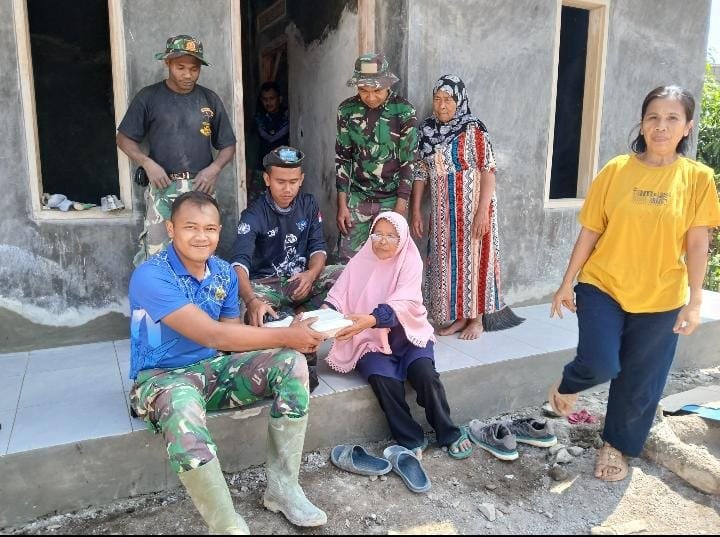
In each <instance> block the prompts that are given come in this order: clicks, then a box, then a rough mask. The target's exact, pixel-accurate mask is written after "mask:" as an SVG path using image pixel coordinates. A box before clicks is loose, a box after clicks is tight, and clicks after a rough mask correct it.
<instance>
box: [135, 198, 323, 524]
mask: <svg viewBox="0 0 720 537" xmlns="http://www.w3.org/2000/svg"><path fill="white" fill-rule="evenodd" d="M220 228H221V226H220V211H219V209H218V205H217V202H216V201H215V200H214V199H213V198H212V197H211V196H209V195H208V194H205V193H203V192H198V191H192V192H188V193H185V194H182V195H180V196H179V197H178V198H177V199H176V200H175V202H174V203H173V205H172V209H171V215H170V220H169V222H168V223H167V229H168V235H169V237H170V238H171V239H172V242H171V243H170V245H169V246H168V248H167V249H165V250H163V251H161V252H159V253H158V254H155V255H154V256H151V257H150V258H149V259H148V260H147V261H146V262H145V263H143V264H142V265H140V266H139V267H138V268H137V269H135V271H134V272H133V275H132V278H131V279H130V293H129V295H130V296H129V298H130V307H131V325H130V335H131V362H130V378H132V379H134V384H133V387H132V389H131V391H130V405H131V409H132V412H133V413H134V414H135V415H137V416H138V417H140V418H142V419H143V420H145V421H146V422H147V424H148V426H149V427H150V428H151V429H152V430H154V431H156V432H158V433H161V434H162V435H163V437H164V440H165V444H166V449H167V453H168V457H169V460H170V466H171V468H172V469H173V470H174V471H175V472H177V473H178V476H179V478H180V481H181V483H182V484H183V485H184V486H185V488H186V489H187V491H188V493H189V495H190V497H191V498H192V501H193V503H194V504H195V506H196V507H197V509H198V511H199V512H200V514H201V515H202V517H203V519H204V520H205V521H206V522H207V524H208V526H209V528H210V532H211V533H233V534H248V533H249V530H248V528H247V525H246V524H245V522H244V520H243V519H242V517H241V516H240V515H238V514H237V513H236V512H235V508H234V507H233V502H232V498H231V497H230V491H229V490H228V487H227V484H226V482H225V478H224V476H223V473H222V471H221V469H220V463H219V462H218V459H217V448H216V445H215V443H214V442H213V439H212V436H211V435H210V432H209V431H208V428H207V424H206V419H205V415H206V412H207V411H213V410H222V409H229V408H238V407H243V406H245V405H248V404H251V403H254V402H256V401H258V400H260V399H263V398H266V397H272V398H273V404H272V406H271V408H270V418H269V424H268V453H267V489H266V491H265V495H264V498H263V502H264V505H265V506H266V507H267V508H268V509H270V510H272V511H274V512H278V511H281V512H282V513H283V514H284V515H285V516H286V517H287V519H288V520H289V521H290V522H292V523H293V524H295V525H298V526H320V525H322V524H325V523H326V522H327V516H326V515H325V513H324V512H323V511H321V510H320V509H318V508H317V507H316V506H314V505H313V504H312V503H311V502H310V501H309V500H308V499H307V498H306V497H305V494H304V492H303V490H302V489H301V488H300V485H299V483H298V474H299V471H300V462H301V458H302V448H303V444H304V441H305V430H306V427H307V420H308V404H309V397H310V395H309V392H308V369H307V365H306V363H305V357H304V356H303V355H302V354H300V352H313V351H315V350H316V349H317V346H318V345H319V344H320V343H321V342H322V341H323V339H324V336H323V335H322V334H319V333H318V332H315V331H314V330H312V329H311V328H310V327H309V324H311V323H312V320H308V321H303V322H301V321H299V320H296V321H295V322H294V323H293V325H291V326H290V327H288V328H255V327H249V326H246V325H244V324H242V323H241V322H240V318H239V317H240V308H239V303H238V280H237V276H236V274H235V271H234V270H233V269H232V267H231V266H230V264H229V263H227V262H225V261H223V260H221V259H219V258H217V257H215V256H213V255H212V253H213V252H214V250H215V248H216V247H217V244H218V241H219V237H220ZM279 346H280V347H283V348H278V347H279ZM217 349H225V350H228V351H237V352H234V353H228V352H223V351H220V350H217ZM254 349H260V350H254Z"/></svg>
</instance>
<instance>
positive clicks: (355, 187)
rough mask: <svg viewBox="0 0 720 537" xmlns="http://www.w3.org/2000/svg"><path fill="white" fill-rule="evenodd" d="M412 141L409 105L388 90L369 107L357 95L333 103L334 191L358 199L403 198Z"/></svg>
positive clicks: (408, 182) (412, 154) (406, 194)
mask: <svg viewBox="0 0 720 537" xmlns="http://www.w3.org/2000/svg"><path fill="white" fill-rule="evenodd" d="M417 145H418V131H417V119H416V117H415V108H414V107H413V106H412V105H411V104H410V103H409V102H408V101H406V100H405V99H403V98H402V97H400V96H398V95H396V94H395V93H393V92H390V95H389V96H388V99H387V101H385V104H383V105H382V106H379V107H378V108H376V109H370V108H368V107H367V106H365V104H363V102H362V101H361V100H360V97H359V96H357V95H356V96H355V97H351V98H349V99H346V100H345V101H343V102H342V103H340V106H339V107H338V113H337V140H336V143H335V171H336V186H337V190H338V192H347V193H348V194H350V192H352V193H357V194H358V195H359V197H360V198H361V199H372V200H379V199H383V198H388V197H390V196H396V195H397V196H399V197H400V198H402V199H405V200H407V199H408V198H409V197H410V190H411V188H412V186H411V185H412V166H413V163H414V161H415V158H416V152H417Z"/></svg>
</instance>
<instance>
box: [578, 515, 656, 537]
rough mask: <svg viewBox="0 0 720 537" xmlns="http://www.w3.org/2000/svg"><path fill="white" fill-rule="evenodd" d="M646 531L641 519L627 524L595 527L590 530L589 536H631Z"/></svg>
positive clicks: (646, 526)
mask: <svg viewBox="0 0 720 537" xmlns="http://www.w3.org/2000/svg"><path fill="white" fill-rule="evenodd" d="M647 530H648V525H647V522H645V521H644V520H643V519H638V520H631V521H629V522H621V523H619V524H610V525H608V526H595V527H594V528H591V529H590V534H591V535H632V534H633V533H641V532H644V531H647Z"/></svg>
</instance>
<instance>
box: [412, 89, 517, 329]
mask: <svg viewBox="0 0 720 537" xmlns="http://www.w3.org/2000/svg"><path fill="white" fill-rule="evenodd" d="M420 131H421V132H420V134H421V140H420V148H419V151H420V159H419V163H418V166H417V169H416V172H415V181H414V183H413V195H412V207H413V215H412V221H411V224H412V230H413V234H414V235H415V236H416V237H421V236H422V235H423V232H424V229H423V228H424V225H423V216H422V213H421V208H420V207H421V200H422V194H423V191H424V189H425V184H426V183H429V184H430V193H431V215H430V229H429V235H430V244H429V252H428V257H427V261H426V274H425V303H426V304H427V307H428V309H429V313H430V317H431V318H432V319H433V320H434V322H435V323H436V325H438V326H441V325H444V326H443V327H442V328H441V329H440V330H438V334H439V335H441V336H447V335H450V334H455V333H457V332H460V336H459V337H460V339H476V338H477V337H479V336H480V334H481V333H482V332H483V330H488V331H493V330H503V329H505V328H510V327H512V326H517V325H518V324H520V323H521V322H522V321H523V319H521V318H519V317H517V316H516V315H515V314H514V313H513V312H512V311H511V310H510V308H509V307H507V306H506V305H505V303H504V301H503V295H502V287H501V283H500V248H499V238H498V219H497V201H496V198H495V155H494V154H493V149H492V144H491V143H490V139H489V137H488V132H487V129H486V128H485V125H483V123H482V121H480V120H479V119H477V118H476V117H474V116H473V115H472V114H471V113H470V106H469V104H468V98H467V93H466V91H465V84H464V83H463V81H462V80H460V78H459V77H457V76H455V75H444V76H443V77H441V78H440V80H438V81H437V82H436V84H435V87H434V88H433V116H432V117H429V118H427V119H426V120H425V121H424V122H423V124H422V126H421V129H420Z"/></svg>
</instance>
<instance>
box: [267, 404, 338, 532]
mask: <svg viewBox="0 0 720 537" xmlns="http://www.w3.org/2000/svg"><path fill="white" fill-rule="evenodd" d="M307 420H308V418H307V416H304V417H302V418H295V419H290V418H288V417H286V416H283V417H280V418H270V420H269V425H268V450H267V489H266V490H265V496H264V497H263V504H264V505H265V507H266V508H267V509H269V510H270V511H272V512H273V513H277V512H282V514H284V515H285V518H287V519H288V520H289V521H290V522H291V523H292V524H294V525H296V526H301V527H313V526H322V525H324V524H327V515H326V514H325V513H324V512H323V511H322V510H320V509H318V508H317V507H315V506H314V505H313V504H312V503H310V500H308V499H307V498H306V497H305V493H304V492H303V490H302V489H301V488H300V484H299V483H298V475H299V474H300V462H301V461H302V450H303V444H304V443H305V429H307Z"/></svg>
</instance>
